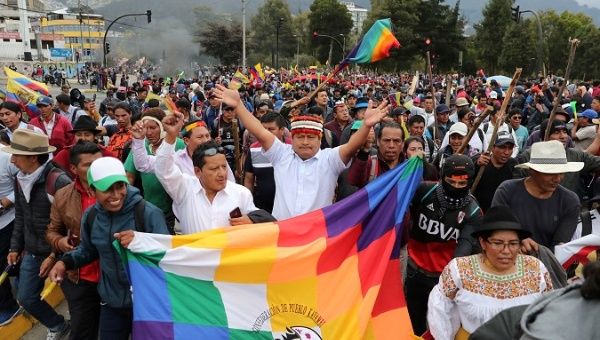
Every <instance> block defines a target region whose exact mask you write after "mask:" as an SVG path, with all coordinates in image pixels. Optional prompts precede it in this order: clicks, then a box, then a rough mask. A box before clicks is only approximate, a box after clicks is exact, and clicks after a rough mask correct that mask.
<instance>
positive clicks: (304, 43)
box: [292, 11, 312, 56]
mask: <svg viewBox="0 0 600 340" xmlns="http://www.w3.org/2000/svg"><path fill="white" fill-rule="evenodd" d="M309 14H310V12H309V11H306V12H302V13H298V14H296V15H294V16H293V18H292V31H293V32H294V35H296V36H295V37H294V42H295V43H297V42H298V40H299V42H300V54H310V48H311V45H312V31H311V30H310V19H309V17H308V16H309ZM294 56H295V54H294Z"/></svg>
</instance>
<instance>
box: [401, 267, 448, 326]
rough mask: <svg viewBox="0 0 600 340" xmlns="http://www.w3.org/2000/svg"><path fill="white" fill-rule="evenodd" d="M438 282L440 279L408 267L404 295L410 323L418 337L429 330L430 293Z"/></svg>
mask: <svg viewBox="0 0 600 340" xmlns="http://www.w3.org/2000/svg"><path fill="white" fill-rule="evenodd" d="M438 282H439V278H434V277H429V276H425V275H424V274H422V273H420V272H418V271H417V270H415V269H414V268H413V267H412V266H411V265H408V266H406V281H405V282H404V294H405V295H406V307H407V308H408V314H409V315H410V321H411V323H412V326H413V331H414V333H415V334H416V335H422V334H423V333H425V331H426V330H427V300H429V293H430V292H431V290H432V289H433V287H435V285H436V284H438Z"/></svg>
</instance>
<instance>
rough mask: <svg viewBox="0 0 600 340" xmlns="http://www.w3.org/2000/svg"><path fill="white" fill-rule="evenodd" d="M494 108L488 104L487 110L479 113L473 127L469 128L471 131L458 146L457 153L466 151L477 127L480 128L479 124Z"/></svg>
mask: <svg viewBox="0 0 600 340" xmlns="http://www.w3.org/2000/svg"><path fill="white" fill-rule="evenodd" d="M493 110H494V108H493V107H491V106H489V105H488V106H487V107H486V108H485V110H484V111H483V112H482V113H481V114H480V115H479V117H477V120H476V121H475V122H474V123H473V127H471V129H470V130H469V133H467V135H466V136H465V138H464V139H463V142H462V144H461V145H460V148H458V150H457V151H456V153H459V154H462V153H463V152H464V151H465V149H466V148H467V145H469V141H470V140H471V138H473V135H474V134H475V131H477V129H478V128H479V125H481V123H483V120H484V119H485V118H486V117H487V116H488V115H489V114H490V112H492V111H493Z"/></svg>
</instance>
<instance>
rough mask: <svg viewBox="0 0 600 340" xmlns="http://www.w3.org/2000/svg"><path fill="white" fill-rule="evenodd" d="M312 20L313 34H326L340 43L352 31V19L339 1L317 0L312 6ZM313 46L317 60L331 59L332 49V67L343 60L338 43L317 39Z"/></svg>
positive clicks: (321, 38) (313, 40)
mask: <svg viewBox="0 0 600 340" xmlns="http://www.w3.org/2000/svg"><path fill="white" fill-rule="evenodd" d="M308 17H309V20H310V30H311V32H317V33H319V34H325V35H328V36H331V37H333V38H335V39H336V40H337V41H338V42H340V43H341V42H342V39H343V38H342V37H341V36H340V34H343V35H344V36H348V34H349V33H350V30H351V29H352V17H351V16H350V12H348V8H347V7H346V6H345V5H343V4H341V3H340V2H339V1H337V0H315V1H314V2H313V3H312V5H310V14H309V15H308ZM312 46H313V47H314V48H316V51H317V58H318V59H319V60H321V61H323V60H327V59H328V58H329V52H330V49H332V52H333V53H332V57H333V58H332V59H333V60H331V63H332V65H333V64H335V63H337V62H339V61H340V60H342V58H343V57H344V53H343V51H342V49H341V47H343V46H339V45H338V43H337V42H335V41H333V40H331V39H329V38H326V37H317V38H314V39H312Z"/></svg>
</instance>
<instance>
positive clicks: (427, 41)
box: [425, 38, 431, 46]
mask: <svg viewBox="0 0 600 340" xmlns="http://www.w3.org/2000/svg"><path fill="white" fill-rule="evenodd" d="M425 45H427V46H429V45H431V39H429V38H426V39H425Z"/></svg>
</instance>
